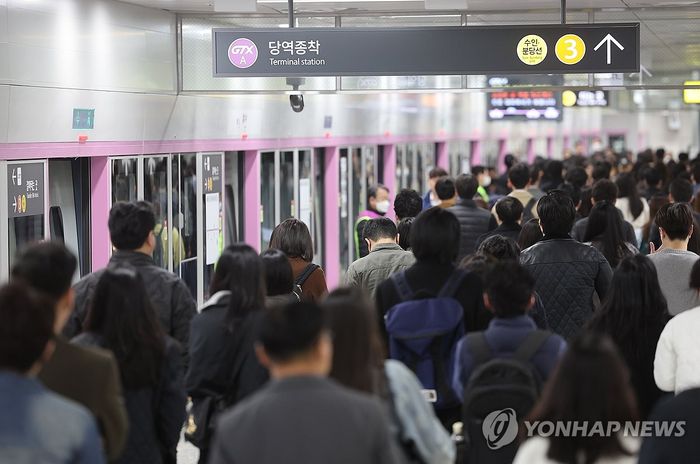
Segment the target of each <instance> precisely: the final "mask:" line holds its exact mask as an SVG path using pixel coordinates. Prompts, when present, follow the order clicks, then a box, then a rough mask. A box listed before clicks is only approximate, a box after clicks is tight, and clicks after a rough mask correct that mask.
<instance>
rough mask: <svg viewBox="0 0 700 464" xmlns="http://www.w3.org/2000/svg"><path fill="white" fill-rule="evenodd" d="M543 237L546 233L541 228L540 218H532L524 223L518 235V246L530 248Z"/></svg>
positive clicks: (522, 248)
mask: <svg viewBox="0 0 700 464" xmlns="http://www.w3.org/2000/svg"><path fill="white" fill-rule="evenodd" d="M542 237H544V235H543V234H542V229H541V228H540V220H539V219H537V218H532V219H530V220H529V221H527V222H526V223H525V224H523V228H522V229H521V230H520V235H518V246H519V247H520V249H521V250H524V249H526V248H530V247H531V246H532V245H534V244H535V243H537V242H539V241H540V240H542Z"/></svg>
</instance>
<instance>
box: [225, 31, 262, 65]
mask: <svg viewBox="0 0 700 464" xmlns="http://www.w3.org/2000/svg"><path fill="white" fill-rule="evenodd" d="M228 59H229V61H230V62H231V64H233V65H234V66H235V67H237V68H241V69H246V68H250V67H251V66H253V65H254V64H255V62H256V61H258V47H257V46H256V45H255V43H253V41H252V40H250V39H244V38H241V39H236V40H234V41H233V42H232V43H231V45H230V46H229V47H228Z"/></svg>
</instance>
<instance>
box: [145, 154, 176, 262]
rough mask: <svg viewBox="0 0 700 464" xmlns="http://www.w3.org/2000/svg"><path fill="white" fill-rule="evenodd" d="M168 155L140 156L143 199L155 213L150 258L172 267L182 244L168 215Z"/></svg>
mask: <svg viewBox="0 0 700 464" xmlns="http://www.w3.org/2000/svg"><path fill="white" fill-rule="evenodd" d="M169 158H170V157H169V156H148V157H145V158H144V159H143V172H144V178H143V184H144V185H143V199H144V201H147V202H149V203H150V204H151V205H152V206H153V211H154V212H155V215H156V227H155V229H154V230H153V233H154V235H155V238H156V248H155V250H154V252H153V261H154V262H155V264H156V266H160V267H162V268H164V269H172V268H171V267H170V266H171V265H170V257H171V256H172V257H173V266H177V265H179V264H180V262H181V261H182V259H183V256H184V255H185V251H184V245H183V243H182V240H181V238H180V230H179V228H177V227H172V222H173V221H172V219H170V204H169V202H168V160H169Z"/></svg>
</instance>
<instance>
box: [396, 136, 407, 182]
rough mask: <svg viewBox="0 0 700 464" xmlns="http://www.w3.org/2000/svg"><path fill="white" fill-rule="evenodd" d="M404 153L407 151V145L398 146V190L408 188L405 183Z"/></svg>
mask: <svg viewBox="0 0 700 464" xmlns="http://www.w3.org/2000/svg"><path fill="white" fill-rule="evenodd" d="M404 153H406V147H405V146H404V145H397V146H396V191H397V192H398V191H400V190H401V189H402V188H406V184H405V183H404V175H403V174H404V166H405V165H406V160H405V159H404Z"/></svg>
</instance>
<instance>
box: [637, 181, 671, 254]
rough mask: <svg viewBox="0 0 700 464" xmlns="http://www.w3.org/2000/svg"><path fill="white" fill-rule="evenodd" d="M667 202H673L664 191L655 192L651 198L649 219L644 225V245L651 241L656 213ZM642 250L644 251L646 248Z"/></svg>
mask: <svg viewBox="0 0 700 464" xmlns="http://www.w3.org/2000/svg"><path fill="white" fill-rule="evenodd" d="M667 203H671V201H670V200H669V199H668V195H664V194H663V193H655V194H654V195H653V196H652V197H651V200H649V220H648V221H647V223H646V224H644V227H642V245H647V244H648V243H649V236H650V235H651V227H652V225H653V224H654V218H655V217H656V213H658V212H659V208H661V207H662V206H663V205H665V204H667ZM642 251H644V249H643V250H642ZM647 251H648V250H647Z"/></svg>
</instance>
